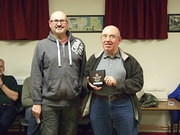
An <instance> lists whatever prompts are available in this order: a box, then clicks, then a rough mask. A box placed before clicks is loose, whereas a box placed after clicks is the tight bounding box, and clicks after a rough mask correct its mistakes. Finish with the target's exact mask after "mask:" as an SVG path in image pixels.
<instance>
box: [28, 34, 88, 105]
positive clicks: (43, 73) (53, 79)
mask: <svg viewBox="0 0 180 135" xmlns="http://www.w3.org/2000/svg"><path fill="white" fill-rule="evenodd" d="M67 34H68V37H69V38H68V42H67V43H66V44H64V45H62V44H61V43H60V42H59V41H58V40H57V39H56V38H55V36H53V35H52V33H51V32H50V34H49V36H48V37H47V38H46V39H43V40H41V41H39V43H38V44H37V46H36V49H35V53H34V57H33V61H32V68H31V77H32V79H31V80H32V90H31V92H32V96H33V102H34V104H46V105H49V106H67V105H68V104H69V101H72V100H74V99H75V98H76V97H77V96H78V95H79V94H80V92H81V89H82V80H83V76H84V68H85V64H86V52H85V45H84V43H83V42H82V41H81V40H80V39H78V38H76V37H73V36H71V33H70V32H67Z"/></svg>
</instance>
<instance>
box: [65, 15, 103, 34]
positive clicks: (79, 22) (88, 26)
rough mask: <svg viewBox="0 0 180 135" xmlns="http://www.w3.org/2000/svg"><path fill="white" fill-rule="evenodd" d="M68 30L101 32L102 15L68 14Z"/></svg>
mask: <svg viewBox="0 0 180 135" xmlns="http://www.w3.org/2000/svg"><path fill="white" fill-rule="evenodd" d="M68 20H69V30H70V31H71V32H76V33H93V32H102V29H103V27H104V15H68Z"/></svg>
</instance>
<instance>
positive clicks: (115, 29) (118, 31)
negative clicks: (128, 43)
mask: <svg viewBox="0 0 180 135" xmlns="http://www.w3.org/2000/svg"><path fill="white" fill-rule="evenodd" d="M107 31H112V32H113V33H114V34H115V35H116V36H118V37H121V35H120V30H119V29H118V28H117V27H116V26H114V25H108V26H106V27H105V28H104V29H103V31H102V34H103V33H105V32H107Z"/></svg>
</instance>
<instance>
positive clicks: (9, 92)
mask: <svg viewBox="0 0 180 135" xmlns="http://www.w3.org/2000/svg"><path fill="white" fill-rule="evenodd" d="M0 88H1V90H2V91H3V93H4V94H5V95H6V96H7V97H9V98H10V99H12V100H13V101H16V100H17V99H18V96H19V94H18V92H16V91H15V90H13V89H10V88H8V86H6V84H4V82H3V81H2V79H1V78H0Z"/></svg>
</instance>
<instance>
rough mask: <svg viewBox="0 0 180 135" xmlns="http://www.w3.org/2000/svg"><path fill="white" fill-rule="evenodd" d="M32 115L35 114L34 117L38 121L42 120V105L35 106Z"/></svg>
mask: <svg viewBox="0 0 180 135" xmlns="http://www.w3.org/2000/svg"><path fill="white" fill-rule="evenodd" d="M32 113H33V116H34V117H35V118H36V120H38V119H40V115H41V105H33V107H32Z"/></svg>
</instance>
